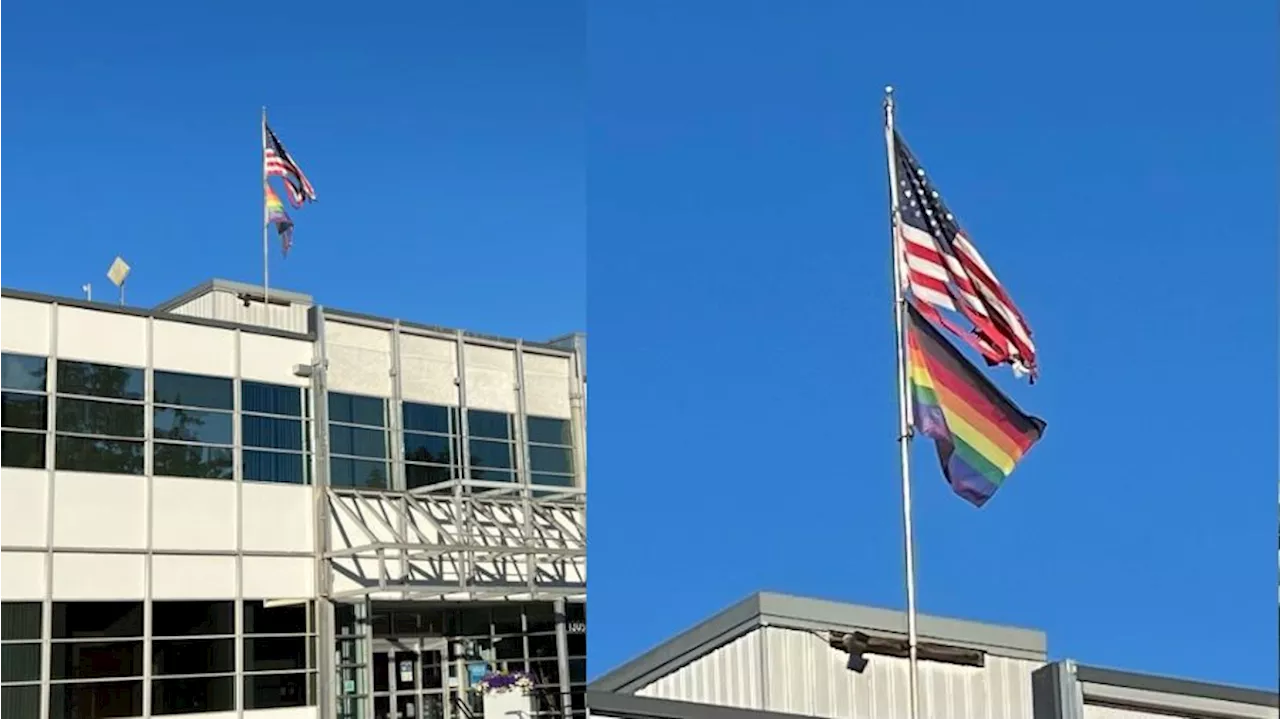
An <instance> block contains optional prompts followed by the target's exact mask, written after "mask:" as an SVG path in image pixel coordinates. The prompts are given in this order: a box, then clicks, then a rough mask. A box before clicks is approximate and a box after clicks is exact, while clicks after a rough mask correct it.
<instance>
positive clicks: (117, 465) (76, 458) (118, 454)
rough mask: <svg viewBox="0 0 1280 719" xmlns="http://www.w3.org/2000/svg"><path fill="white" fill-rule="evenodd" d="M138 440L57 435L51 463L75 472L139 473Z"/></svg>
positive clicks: (139, 450)
mask: <svg viewBox="0 0 1280 719" xmlns="http://www.w3.org/2000/svg"><path fill="white" fill-rule="evenodd" d="M142 447H143V443H142V442H127V441H124V440H118V439H86V438H84V437H58V439H57V443H56V444H55V446H54V467H55V468H57V469H69V470H73V471H78V472H108V473H111V474H142V465H143V461H142V459H143V458H142Z"/></svg>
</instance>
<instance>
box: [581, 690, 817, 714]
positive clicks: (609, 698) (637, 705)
mask: <svg viewBox="0 0 1280 719" xmlns="http://www.w3.org/2000/svg"><path fill="white" fill-rule="evenodd" d="M587 709H589V710H590V712H591V716H593V717H594V716H599V717H608V719H797V717H801V716H803V715H799V714H790V713H786V714H784V713H782V712H771V711H763V710H760V709H741V708H739V707H726V706H718V705H715V704H699V703H696V702H680V701H674V700H671V699H654V698H652V697H640V696H634V695H631V694H615V693H613V692H606V691H592V690H587Z"/></svg>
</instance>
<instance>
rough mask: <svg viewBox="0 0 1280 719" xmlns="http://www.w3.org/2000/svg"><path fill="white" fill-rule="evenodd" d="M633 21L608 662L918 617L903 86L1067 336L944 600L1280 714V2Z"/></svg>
mask: <svg viewBox="0 0 1280 719" xmlns="http://www.w3.org/2000/svg"><path fill="white" fill-rule="evenodd" d="M979 5H980V6H981V9H973V8H970V7H969V6H968V5H966V6H965V7H963V8H961V6H960V5H958V4H955V3H940V2H914V3H910V4H909V5H900V4H899V5H895V4H892V3H866V2H825V1H819V2H769V1H759V0H698V1H697V2H674V1H667V2H656V3H635V2H633V3H597V4H593V5H592V6H591V13H590V16H589V19H588V29H589V32H588V66H589V73H590V74H589V82H588V88H587V92H588V113H589V114H588V120H587V128H588V131H587V132H588V163H589V165H588V167H589V171H588V198H589V201H588V206H589V225H588V231H589V242H588V263H587V271H588V326H589V328H590V331H591V341H592V344H591V351H592V355H591V365H590V368H591V413H592V414H591V420H590V423H591V445H590V450H591V460H592V466H591V477H592V481H591V486H590V507H591V515H590V529H589V531H590V536H591V548H590V553H589V554H590V561H591V580H590V583H591V599H590V601H591V609H590V620H591V629H590V631H589V634H588V637H589V643H590V652H591V654H590V656H591V671H592V673H593V674H597V675H598V674H599V673H600V672H602V671H604V670H605V669H607V668H609V667H612V666H615V665H616V664H617V663H619V662H620V661H623V660H625V659H627V658H630V657H632V656H634V655H635V654H637V653H639V652H640V651H642V650H644V649H646V648H648V647H649V646H651V645H653V644H655V643H657V642H658V641H661V640H662V639H663V638H665V637H667V636H669V635H671V634H672V633H674V632H676V631H679V630H682V629H684V628H686V627H688V626H689V625H691V624H693V623H695V622H696V621H698V620H700V619H702V618H703V617H706V616H708V615H710V614H711V613H713V612H715V611H717V610H719V609H720V608H722V607H724V606H726V605H728V604H730V603H731V602H734V601H736V600H738V599H740V598H742V597H743V596H745V595H747V594H748V593H750V592H752V591H754V590H757V589H771V590H776V591H783V592H793V593H798V594H808V595H816V596H821V597H828V598H832V599H838V600H847V601H851V602H860V603H868V604H873V605H883V606H890V607H902V606H904V605H905V598H904V590H903V586H902V576H903V573H902V566H901V550H900V542H901V528H900V510H899V506H900V505H899V488H898V482H897V464H896V453H895V446H894V442H893V436H894V424H895V418H896V415H895V412H896V409H895V394H894V379H893V377H894V375H893V373H894V364H893V363H894V359H893V344H892V343H893V327H892V318H891V314H890V313H891V309H890V284H889V262H890V256H889V254H888V245H887V243H888V236H887V219H886V210H885V207H886V203H887V200H886V195H887V190H886V180H885V158H884V145H883V139H882V134H881V124H880V123H881V119H880V118H881V116H880V98H881V87H882V86H883V85H884V84H886V83H893V84H894V85H896V86H897V87H898V94H899V106H900V127H901V128H902V130H903V131H904V133H905V135H906V137H907V138H908V140H909V141H910V142H911V143H912V145H913V149H915V150H916V152H917V154H918V155H919V156H920V157H921V162H922V164H923V165H924V167H925V168H926V169H927V170H928V171H929V172H930V175H931V178H932V179H933V180H934V182H936V183H937V184H938V186H939V187H940V189H941V191H942V193H943V196H944V197H945V198H946V199H947V200H948V201H949V204H950V205H951V208H952V209H953V210H954V211H955V212H956V213H957V215H958V216H959V217H960V218H961V220H962V221H963V222H964V223H965V224H966V226H967V227H968V229H969V230H970V231H971V233H972V234H973V236H974V238H975V241H976V242H977V244H978V246H979V247H980V248H981V249H982V250H983V252H984V253H985V254H986V257H987V259H988V260H989V261H990V263H991V264H992V265H993V266H994V268H995V269H996V271H997V272H998V273H999V274H1000V277H1001V279H1002V280H1003V282H1004V283H1005V284H1006V286H1007V287H1008V288H1009V289H1010V290H1011V292H1012V293H1013V296H1014V298H1015V299H1016V300H1017V301H1018V303H1019V304H1020V305H1021V307H1022V309H1023V310H1024V311H1025V312H1026V314H1027V315H1028V318H1029V320H1030V322H1031V323H1032V326H1033V327H1034V328H1035V330H1036V338H1037V340H1038V344H1039V347H1040V351H1041V359H1042V362H1043V370H1044V371H1043V377H1042V381H1041V382H1040V383H1038V384H1037V385H1036V386H1035V387H1033V388H1029V389H1028V388H1026V387H1025V386H1024V387H1018V386H1016V385H1015V384H1014V383H1013V382H1012V381H1008V374H1007V373H1004V374H1002V375H1001V384H1002V385H1003V386H1004V387H1006V388H1008V389H1009V390H1010V391H1012V392H1014V394H1015V395H1016V397H1017V398H1018V399H1019V400H1020V401H1021V402H1022V403H1023V405H1024V406H1025V407H1026V408H1027V409H1028V410H1032V411H1035V412H1037V413H1039V414H1040V415H1041V416H1043V417H1044V418H1045V419H1046V420H1047V421H1048V423H1049V428H1048V431H1047V433H1046V435H1045V438H1044V440H1043V442H1042V443H1041V444H1040V445H1039V446H1038V447H1037V448H1036V449H1035V450H1033V452H1032V454H1031V455H1030V456H1029V457H1028V458H1027V460H1026V461H1025V463H1024V464H1023V465H1022V466H1021V467H1020V468H1019V469H1018V471H1016V472H1015V473H1014V475H1013V476H1012V477H1011V478H1010V480H1009V481H1008V483H1007V484H1006V485H1005V486H1004V487H1003V488H1002V489H1001V490H1000V492H998V493H997V495H996V497H995V499H994V500H992V502H991V503H990V504H989V505H988V506H987V507H986V508H985V509H983V510H975V509H974V508H972V507H971V506H969V505H968V504H966V503H965V502H963V501H961V500H960V499H958V498H956V497H954V496H953V495H951V494H950V493H949V490H948V489H947V487H946V486H945V484H944V482H943V480H942V479H941V476H940V474H939V472H938V469H937V466H936V460H935V459H934V458H933V457H932V449H931V448H929V447H928V446H927V445H925V444H924V443H920V445H921V446H918V447H917V448H916V451H915V459H916V467H917V471H916V483H915V487H916V500H917V512H916V520H917V530H918V548H919V552H918V555H919V556H918V558H919V588H920V606H921V609H922V610H923V611H925V612H930V613H937V614H944V615H952V616H958V617H966V618H972V619H977V620H984V621H991V622H1002V623H1010V624H1015V625H1024V626H1030V627H1038V628H1041V629H1043V630H1045V631H1047V632H1048V636H1049V646H1050V652H1051V654H1052V655H1053V656H1054V657H1072V658H1076V659H1078V660H1081V661H1083V662H1086V663H1093V664H1101V665H1113V666H1117V667H1121V668H1127V669H1132V670H1137V671H1147V672H1157V673H1168V674H1174V675H1186V676H1191V677H1199V678H1202V679H1206V680H1214V681H1223V682H1234V683H1243V684H1250V685H1258V686H1270V687H1275V686H1276V676H1277V666H1276V642H1277V626H1276V621H1277V609H1276V601H1277V600H1276V591H1277V587H1276V578H1277V572H1276V546H1277V544H1276V532H1277V526H1276V521H1277V520H1276V500H1277V473H1276V454H1277V425H1276V397H1277V386H1276V345H1277V336H1276V323H1277V318H1276V271H1277V256H1276V232H1277V227H1276V197H1277V186H1276V172H1275V168H1276V157H1277V145H1276V127H1277V114H1276V61H1275V57H1276V28H1277V18H1276V11H1275V9H1274V3H1270V2H1260V1H1258V0H1242V1H1241V2H1232V3H1216V4H1214V3H1205V2H1189V1H1174V2H1168V3H1162V4H1161V5H1160V6H1159V7H1158V8H1156V7H1154V6H1147V5H1144V4H1142V3H1110V2H1102V1H1100V0H1088V1H1086V2H1081V3H1072V4H1069V5H1045V6H1043V7H1041V6H1039V5H1028V4H1027V3H1025V2H1012V1H1009V2H987V3H980V4H979Z"/></svg>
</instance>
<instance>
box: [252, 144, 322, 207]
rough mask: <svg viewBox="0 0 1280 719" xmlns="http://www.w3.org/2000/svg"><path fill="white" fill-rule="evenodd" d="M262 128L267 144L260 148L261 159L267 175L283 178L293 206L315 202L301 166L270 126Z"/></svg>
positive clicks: (314, 194) (314, 196)
mask: <svg viewBox="0 0 1280 719" xmlns="http://www.w3.org/2000/svg"><path fill="white" fill-rule="evenodd" d="M263 129H264V130H265V131H266V132H265V134H266V136H267V144H266V147H264V148H262V161H263V163H265V171H266V174H267V177H280V178H283V179H284V186H285V189H286V190H288V193H289V203H290V204H292V205H293V206H294V207H302V205H303V203H306V202H315V201H316V191H315V188H314V187H312V186H311V182H310V181H309V180H307V176H306V175H304V174H302V168H300V167H298V163H296V162H294V161H293V158H292V157H290V156H289V152H288V150H285V149H284V144H283V143H281V142H280V139H279V138H277V137H276V134H275V133H274V132H272V131H271V126H270V125H265V124H264V125H263Z"/></svg>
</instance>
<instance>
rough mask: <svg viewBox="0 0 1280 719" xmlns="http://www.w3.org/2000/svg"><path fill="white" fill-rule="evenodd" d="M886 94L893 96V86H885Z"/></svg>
mask: <svg viewBox="0 0 1280 719" xmlns="http://www.w3.org/2000/svg"><path fill="white" fill-rule="evenodd" d="M884 94H886V95H892V94H893V85H885V86H884Z"/></svg>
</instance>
